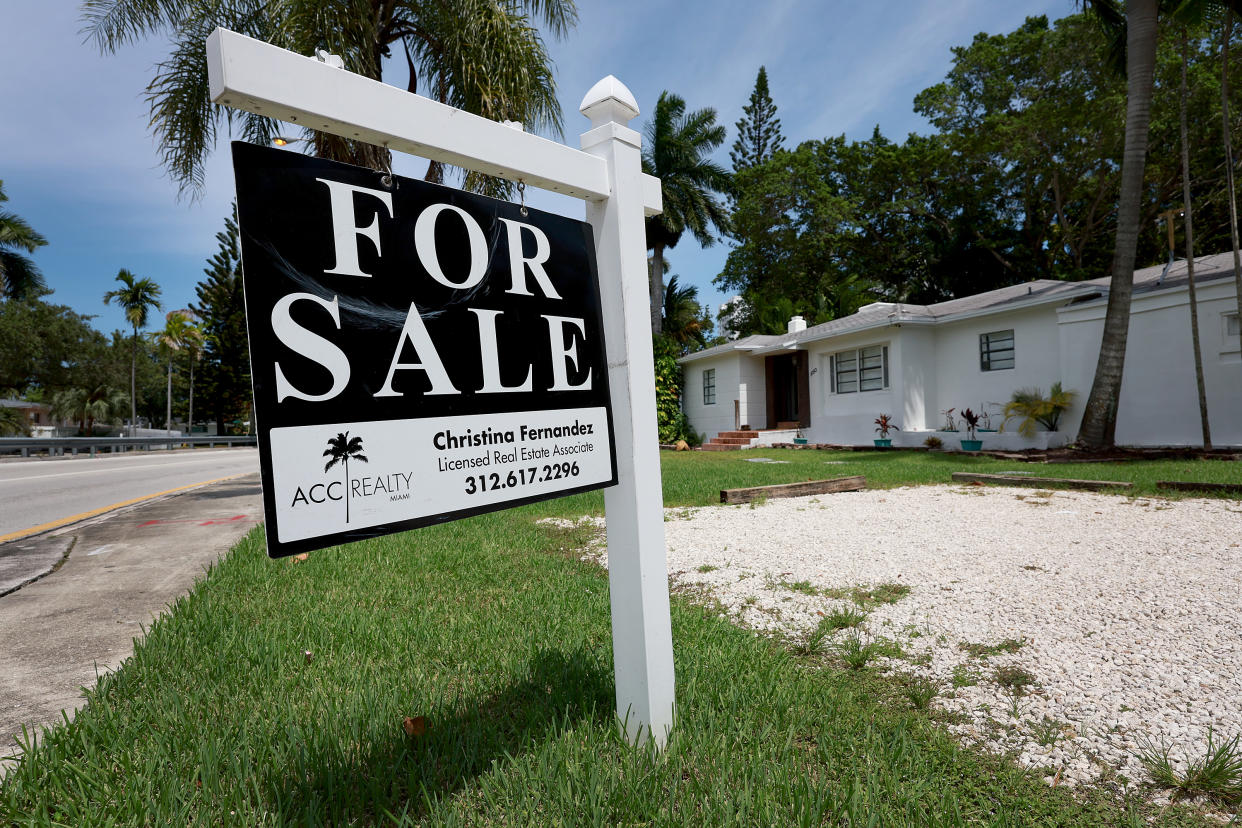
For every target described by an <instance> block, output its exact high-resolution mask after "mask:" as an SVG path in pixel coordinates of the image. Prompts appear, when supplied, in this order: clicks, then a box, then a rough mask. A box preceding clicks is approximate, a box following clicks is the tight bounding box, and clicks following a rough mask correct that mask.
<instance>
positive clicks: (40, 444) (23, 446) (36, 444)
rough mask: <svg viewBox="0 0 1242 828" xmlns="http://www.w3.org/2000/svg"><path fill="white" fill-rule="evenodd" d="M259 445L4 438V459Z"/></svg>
mask: <svg viewBox="0 0 1242 828" xmlns="http://www.w3.org/2000/svg"><path fill="white" fill-rule="evenodd" d="M253 445H256V442H255V436H254V435H253V434H250V435H244V436H240V437H232V436H220V437H177V436H173V437H3V438H0V455H6V454H21V456H22V457H29V456H30V455H31V454H47V455H48V456H49V457H56V456H61V455H64V454H65V453H66V452H69V453H71V454H72V455H73V456H77V454H78V452H84V453H85V452H90V455H91V457H94V456H95V455H96V454H98V453H99V452H106V453H109V454H117V453H119V452H125V451H151V450H152V447H158V448H162V449H173V448H194V447H196V446H206V447H207V448H215V447H216V446H229V447H232V446H253Z"/></svg>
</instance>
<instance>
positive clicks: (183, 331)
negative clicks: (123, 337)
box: [154, 308, 194, 431]
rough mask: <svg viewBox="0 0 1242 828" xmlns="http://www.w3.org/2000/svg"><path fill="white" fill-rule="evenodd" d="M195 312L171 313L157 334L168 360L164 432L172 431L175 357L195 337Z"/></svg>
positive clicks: (156, 340)
mask: <svg viewBox="0 0 1242 828" xmlns="http://www.w3.org/2000/svg"><path fill="white" fill-rule="evenodd" d="M193 315H194V311H191V310H189V309H184V308H183V309H182V310H174V311H169V312H168V313H167V314H166V315H165V316H164V328H163V329H162V330H160V331H157V332H156V333H155V335H154V336H155V343H156V345H157V346H158V347H159V350H160V353H161V354H163V355H164V356H166V357H167V358H168V393H167V395H166V396H165V402H166V403H167V412H166V413H165V415H164V430H165V431H170V430H171V429H172V369H173V357H175V356H176V355H177V352H178V351H180V350H181V349H183V348H184V347H186V341H187V340H188V339H189V338H190V337H191V336H192V335H193V334H192V329H193V327H194V323H193V322H192V321H191V317H192V316H193Z"/></svg>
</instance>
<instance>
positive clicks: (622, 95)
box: [578, 75, 638, 128]
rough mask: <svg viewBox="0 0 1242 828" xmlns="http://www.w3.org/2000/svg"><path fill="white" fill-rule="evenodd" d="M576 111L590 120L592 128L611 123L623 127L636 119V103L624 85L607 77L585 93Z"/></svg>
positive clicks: (611, 76) (615, 79)
mask: <svg viewBox="0 0 1242 828" xmlns="http://www.w3.org/2000/svg"><path fill="white" fill-rule="evenodd" d="M578 111H579V112H581V113H582V114H583V115H585V116H587V117H588V118H590V119H591V127H592V128H594V127H598V126H603V125H604V124H607V123H611V122H616V123H618V124H621V125H623V126H624V125H625V124H628V123H629V122H630V121H632V120H633V119H635V118H637V117H638V102H637V101H636V100H634V94H633V93H632V92H630V90H629V89H627V88H626V86H625V84H624V83H622V82H621V81H619V80H617V78H616V76H615V75H609V76H608V77H606V78H604V79H603V80H601V81H600V82H599V83H597V84H595V85H594V86H592V87H591V88H590V89H589V90H588V91H587V93H586V95H585V96H583V98H582V105H581V106H579V107H578Z"/></svg>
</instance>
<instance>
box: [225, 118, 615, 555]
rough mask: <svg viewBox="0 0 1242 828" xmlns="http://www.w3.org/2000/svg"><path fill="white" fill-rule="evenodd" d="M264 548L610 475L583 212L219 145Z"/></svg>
mask: <svg viewBox="0 0 1242 828" xmlns="http://www.w3.org/2000/svg"><path fill="white" fill-rule="evenodd" d="M233 164H234V169H235V172H236V176H237V206H238V214H239V218H240V222H239V223H240V228H241V239H242V261H243V265H244V281H245V295H246V322H247V328H248V332H249V336H250V360H251V372H252V376H253V381H254V402H255V412H254V413H255V422H256V425H257V427H258V435H259V456H260V464H261V469H262V475H263V498H264V509H265V513H266V521H267V541H268V552H269V554H270V555H272V556H273V557H279V556H282V555H289V554H293V553H296V552H303V551H307V550H310V549H317V548H321V547H324V546H330V545H333V544H337V543H343V542H347V541H354V540H361V539H363V538H369V537H375V536H377V535H382V534H387V533H390V532H397V531H402V530H405V529H411V528H415V527H419V526H426V525H428V524H432V523H439V522H443V521H447V520H454V519H457V518H461V517H466V516H468V515H475V514H479V513H481V512H488V511H494V510H497V509H502V508H507V507H510V506H514V505H517V504H521V503H529V502H532V501H536V500H545V499H548V498H552V497H559V496H562V495H566V494H571V493H574V492H581V491H586V490H589V489H597V488H601V487H604V486H609V485H613V484H615V483H616V480H617V472H616V457H615V455H614V452H613V444H612V418H611V411H610V407H609V395H608V368H607V362H606V360H605V356H604V354H605V351H604V334H603V326H602V324H601V319H600V299H599V288H598V281H597V278H596V270H595V260H594V243H593V240H592V237H591V228H590V226H589V225H587V224H585V223H583V222H579V221H573V220H571V219H567V218H564V217H562V216H556V215H552V214H548V213H542V212H539V211H536V210H530V209H523V208H521V207H519V206H518V205H515V204H509V203H507V202H502V201H496V200H493V199H489V198H483V197H481V196H476V195H472V194H470V193H466V192H462V191H460V190H455V189H451V188H446V187H440V186H437V185H434V184H428V183H425V182H421V181H414V180H410V179H406V178H399V177H396V176H391V177H388V176H383V175H382V174H380V173H378V172H375V171H374V170H368V169H363V168H359V167H353V166H349V165H345V164H339V163H335V162H331V161H325V160H323V159H317V158H309V157H306V156H302V155H299V154H296V153H292V152H288V151H283V150H275V149H268V148H266V147H258V146H254V145H251V144H245V143H234V144H233Z"/></svg>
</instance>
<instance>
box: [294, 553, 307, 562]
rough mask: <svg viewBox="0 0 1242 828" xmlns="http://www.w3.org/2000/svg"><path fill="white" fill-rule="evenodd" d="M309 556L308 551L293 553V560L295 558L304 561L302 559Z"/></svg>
mask: <svg viewBox="0 0 1242 828" xmlns="http://www.w3.org/2000/svg"><path fill="white" fill-rule="evenodd" d="M309 557H310V553H309V552H302V553H300V554H297V555H294V556H293V560H295V561H304V560H306V559H307V558H309Z"/></svg>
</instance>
